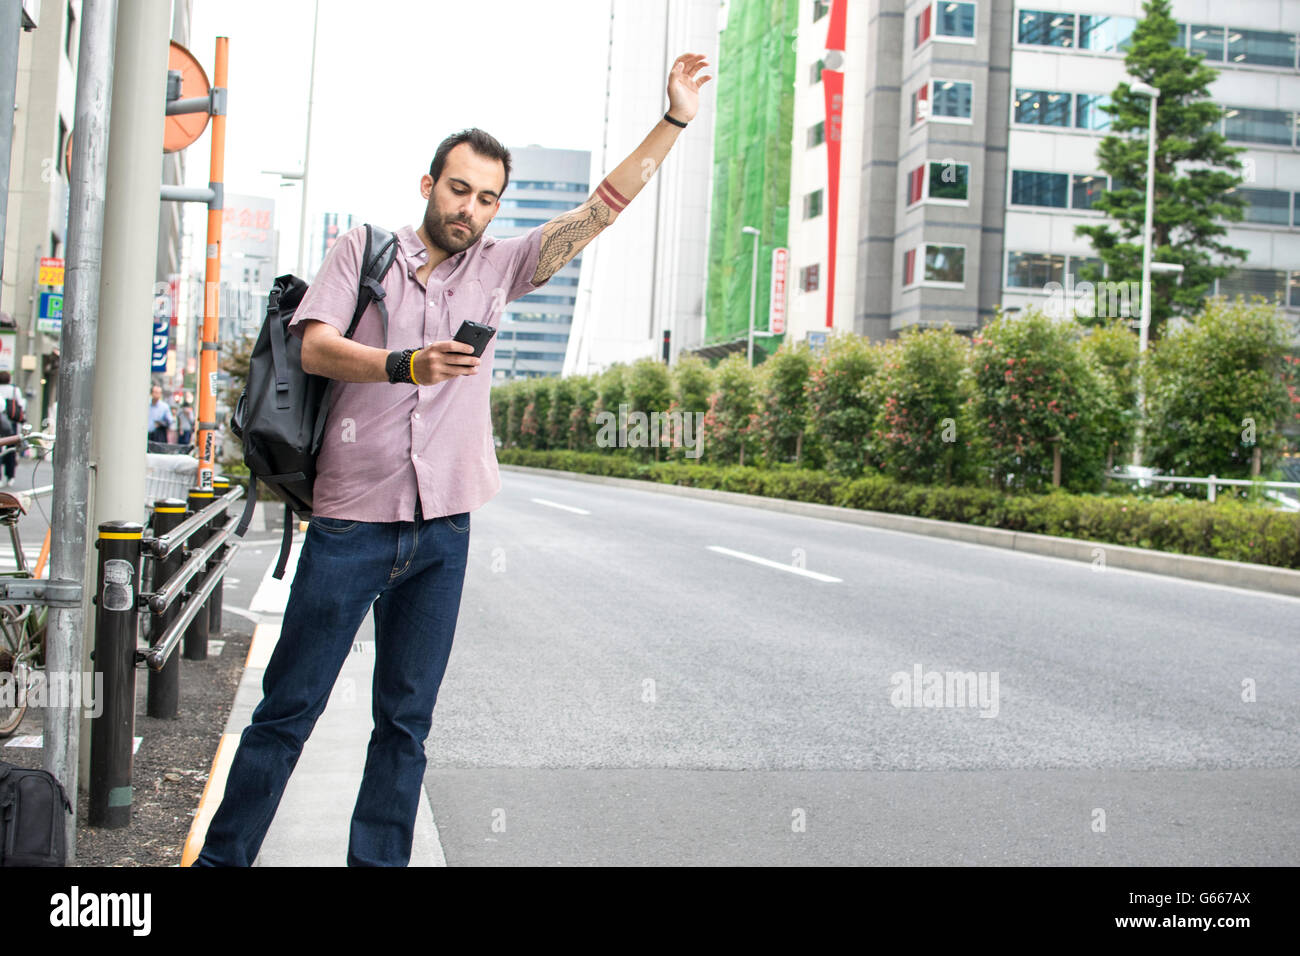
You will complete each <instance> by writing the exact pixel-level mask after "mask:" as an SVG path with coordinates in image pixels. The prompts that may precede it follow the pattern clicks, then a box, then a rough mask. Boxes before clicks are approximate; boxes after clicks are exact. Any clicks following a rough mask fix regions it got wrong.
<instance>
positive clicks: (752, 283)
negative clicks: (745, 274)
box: [740, 226, 763, 368]
mask: <svg viewBox="0 0 1300 956" xmlns="http://www.w3.org/2000/svg"><path fill="white" fill-rule="evenodd" d="M740 231H741V232H743V233H747V234H748V235H751V236H753V237H754V264H753V267H752V269H751V272H750V276H749V336H748V345H747V346H746V350H745V354H746V357H747V360H748V362H749V367H750V368H753V367H754V303H755V301H756V300H757V299H758V240H759V239H760V238H761V237H762V235H763V233H762V232H760V231H759V230H757V229H755V228H754V227H753V226H742V227H741V230H740Z"/></svg>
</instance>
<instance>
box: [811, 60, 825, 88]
mask: <svg viewBox="0 0 1300 956" xmlns="http://www.w3.org/2000/svg"><path fill="white" fill-rule="evenodd" d="M824 69H826V61H825V60H818V61H817V62H816V63H814V64H813V65H812V71H811V72H812V75H811V76H810V77H809V78H808V82H809V83H810V84H811V85H812V86H816V85H817V84H818V83H820V82H821V81H822V70H824Z"/></svg>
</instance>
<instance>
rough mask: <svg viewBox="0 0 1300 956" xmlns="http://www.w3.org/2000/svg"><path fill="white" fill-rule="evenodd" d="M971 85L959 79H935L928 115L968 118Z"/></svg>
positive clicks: (933, 117) (933, 116)
mask: <svg viewBox="0 0 1300 956" xmlns="http://www.w3.org/2000/svg"><path fill="white" fill-rule="evenodd" d="M972 90H973V87H972V86H971V84H969V83H963V82H961V81H960V80H935V81H934V103H933V105H932V106H931V108H930V117H931V118H932V119H935V118H953V119H970V115H971V100H972Z"/></svg>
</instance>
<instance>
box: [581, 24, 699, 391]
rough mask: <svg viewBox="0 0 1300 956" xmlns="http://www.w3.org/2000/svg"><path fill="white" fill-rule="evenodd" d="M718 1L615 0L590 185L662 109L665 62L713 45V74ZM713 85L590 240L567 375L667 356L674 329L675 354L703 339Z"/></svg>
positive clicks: (637, 139)
mask: <svg viewBox="0 0 1300 956" xmlns="http://www.w3.org/2000/svg"><path fill="white" fill-rule="evenodd" d="M720 8H721V3H720V2H719V0H610V32H609V50H608V65H609V66H608V70H607V74H606V75H607V77H608V79H607V88H606V107H605V132H604V137H603V142H602V145H601V150H600V152H599V153H598V154H596V155H595V156H594V157H593V166H592V171H591V184H592V188H593V189H594V188H595V186H596V184H597V183H599V182H600V181H601V180H602V179H603V178H604V177H605V176H606V175H607V174H608V173H609V172H611V171H612V170H613V169H614V167H615V166H617V165H618V164H619V163H620V162H622V161H623V159H624V158H626V157H627V155H628V154H629V153H631V152H632V150H634V149H635V148H636V147H637V146H638V145H639V144H640V142H641V141H642V140H643V139H644V138H645V137H646V134H647V133H649V132H650V130H651V129H652V128H653V127H654V125H655V123H657V122H658V121H659V120H660V118H661V117H662V116H663V114H664V111H665V110H666V109H667V108H668V94H667V81H668V71H669V68H670V67H671V66H672V64H673V61H674V60H675V59H676V58H677V57H678V56H679V55H681V54H682V53H703V54H705V55H706V56H707V57H708V63H709V66H708V67H706V68H705V69H704V72H705V73H708V74H713V73H714V71H715V69H716V65H717V46H718V43H717V38H718V13H719V10H720ZM712 85H713V84H712V83H709V84H706V86H705V87H704V90H703V92H702V94H701V96H700V111H699V113H698V114H696V116H695V119H694V120H692V121H691V123H690V125H689V126H688V127H687V128H686V129H684V130H682V131H681V133H680V135H679V136H678V138H677V142H676V144H675V145H674V146H673V148H672V151H671V152H669V154H668V158H667V159H666V160H665V161H664V164H663V168H661V169H658V170H655V171H654V173H653V176H652V177H651V178H650V180H649V181H648V183H647V184H646V186H645V188H644V189H643V190H642V191H641V193H640V194H639V195H637V197H636V198H635V199H633V200H632V202H631V204H630V205H629V206H628V207H627V209H625V210H624V211H623V212H622V213H620V214H619V217H618V220H617V222H615V223H614V224H613V226H611V227H610V228H609V229H607V230H606V231H605V232H603V233H602V234H601V235H600V236H599V237H598V238H597V239H596V240H595V241H594V242H592V243H591V244H590V245H589V246H588V247H587V248H586V249H584V250H583V256H584V262H585V264H584V267H583V270H582V276H581V279H580V284H579V286H578V302H577V306H576V308H575V310H574V321H573V330H572V333H571V335H570V338H569V348H568V353H567V355H566V356H565V360H564V373H565V374H566V375H568V374H587V373H590V372H597V371H600V370H601V369H604V368H606V367H608V366H609V365H611V364H612V363H614V362H631V361H634V360H636V359H638V358H641V357H642V356H655V357H659V358H662V356H663V351H662V350H663V340H664V332H665V331H667V332H669V333H670V334H671V342H670V359H671V357H673V356H676V354H677V353H678V352H679V351H681V350H682V349H683V348H688V349H689V348H692V347H694V346H696V345H698V344H699V343H700V342H701V341H702V338H703V328H704V287H705V273H706V268H707V258H708V205H709V183H710V178H711V177H710V171H711V168H712V156H713V90H712V89H711V87H712Z"/></svg>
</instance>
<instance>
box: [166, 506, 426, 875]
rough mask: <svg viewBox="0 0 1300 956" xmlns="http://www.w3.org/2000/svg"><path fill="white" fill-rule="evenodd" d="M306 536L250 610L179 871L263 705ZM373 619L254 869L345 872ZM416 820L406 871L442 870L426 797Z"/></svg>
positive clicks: (368, 721)
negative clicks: (233, 687) (246, 639)
mask: <svg viewBox="0 0 1300 956" xmlns="http://www.w3.org/2000/svg"><path fill="white" fill-rule="evenodd" d="M302 540H303V535H302V533H301V532H298V533H295V535H294V544H293V549H292V551H291V552H290V554H289V563H288V566H287V567H286V569H285V572H284V578H283V580H280V581H277V580H275V579H274V578H273V577H271V572H272V571H273V570H274V566H275V560H276V558H277V557H278V551H277V553H276V554H273V555H272V556H271V559H270V562H269V564H268V566H267V568H266V572H265V574H264V575H263V577H262V583H261V586H260V587H259V588H258V590H257V594H256V596H255V597H254V598H253V602H252V606H251V607H250V608H249V610H250V611H252V612H253V613H255V614H256V615H257V616H258V623H257V625H256V629H255V630H254V632H253V643H252V645H251V646H250V648H249V651H248V659H247V661H246V663H245V665H244V674H243V677H242V678H241V680H240V682H239V689H238V691H237V692H236V694H235V701H234V704H233V706H232V708H231V712H230V719H229V721H228V722H227V724H226V728H225V732H224V733H223V734H222V737H221V742H220V744H219V746H218V748H217V755H216V758H215V759H214V760H213V762H212V771H211V773H210V775H209V777H208V784H207V787H206V788H205V789H204V791H203V797H202V799H201V800H200V802H199V809H198V812H197V813H196V814H195V817H194V824H193V826H192V827H191V829H190V835H189V838H188V839H187V840H186V841H185V850H184V853H183V855H182V858H181V866H188V865H189V864H190V863H191V862H192V861H193V860H194V858H195V857H196V856H198V854H199V851H200V850H201V849H202V847H203V837H204V834H205V833H206V832H207V828H208V823H209V821H210V820H211V819H212V815H213V814H214V813H215V812H216V809H217V807H218V806H219V805H220V803H221V799H222V795H223V794H224V793H225V789H226V777H227V774H228V773H229V770H230V763H231V761H232V760H233V759H234V756H235V750H236V748H237V747H238V745H239V738H240V735H241V734H242V732H243V730H244V728H245V727H247V726H248V723H249V720H250V718H251V717H252V714H253V709H254V708H255V707H256V706H257V704H258V703H259V702H260V701H261V699H262V674H263V673H264V671H265V670H266V665H267V662H268V661H269V660H270V659H271V652H272V651H273V650H274V649H275V644H276V641H277V640H279V637H280V623H281V621H282V620H283V617H284V608H285V605H286V604H287V603H288V600H289V584H290V582H292V581H293V576H294V572H295V570H296V569H297V566H298V555H299V552H300V550H301V547H302ZM374 652H375V636H374V619H373V616H371V615H367V616H366V619H365V621H364V622H363V623H362V625H361V628H360V630H358V631H357V637H356V640H355V642H354V643H353V645H352V653H351V654H349V655H348V659H347V661H346V662H345V663H344V664H343V669H342V670H341V671H340V672H339V678H338V681H337V682H336V683H335V685H334V690H333V692H332V693H331V694H330V699H329V703H328V704H327V705H326V707H325V712H324V713H323V714H321V716H320V719H319V720H318V721H317V722H316V726H315V728H314V729H313V731H312V734H311V736H310V737H309V738H308V739H307V743H306V745H305V746H304V747H303V751H302V756H301V757H300V758H299V760H298V764H297V766H296V767H295V768H294V771H293V775H292V776H291V777H290V778H289V783H288V786H286V787H285V791H284V796H283V798H282V799H281V801H280V806H279V809H278V810H277V811H276V814H275V819H274V821H273V822H272V823H271V828H270V829H269V830H268V831H267V834H266V840H265V841H264V842H263V844H262V850H261V853H259V854H258V857H257V860H256V861H255V862H254V864H253V865H254V866H345V865H346V859H347V846H348V830H349V825H350V822H351V819H352V808H353V805H354V804H355V802H356V797H357V790H358V788H359V787H360V786H361V772H362V768H363V767H364V766H365V760H366V746H367V744H368V743H369V740H370V732H371V729H372V728H373V718H372V716H371V710H370V694H371V678H372V673H373V668H374V660H375V654H374ZM422 796H423V798H422V799H421V801H420V808H419V812H418V814H417V816H416V820H415V840H414V843H413V844H412V847H411V862H410V865H411V866H445V865H446V861H445V860H444V858H443V855H442V845H441V843H440V842H439V839H438V830H437V827H436V826H435V825H434V822H433V813H432V811H431V810H430V807H429V799H428V795H427V794H423V795H422Z"/></svg>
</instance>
